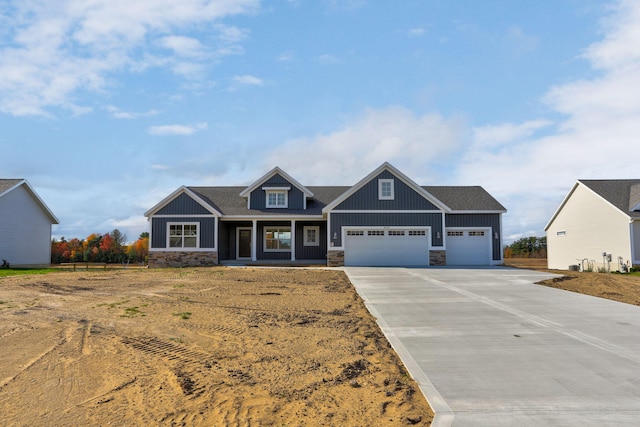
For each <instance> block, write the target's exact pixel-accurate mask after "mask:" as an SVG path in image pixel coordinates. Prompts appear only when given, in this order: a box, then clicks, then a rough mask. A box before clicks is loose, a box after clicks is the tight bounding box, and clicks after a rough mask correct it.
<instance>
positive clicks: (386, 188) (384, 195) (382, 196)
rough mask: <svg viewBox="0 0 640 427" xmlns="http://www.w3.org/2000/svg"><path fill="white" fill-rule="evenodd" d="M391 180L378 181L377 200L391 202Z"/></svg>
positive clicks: (392, 196)
mask: <svg viewBox="0 0 640 427" xmlns="http://www.w3.org/2000/svg"><path fill="white" fill-rule="evenodd" d="M393 193H394V191H393V179H379V180H378V200H393V198H394V194H393Z"/></svg>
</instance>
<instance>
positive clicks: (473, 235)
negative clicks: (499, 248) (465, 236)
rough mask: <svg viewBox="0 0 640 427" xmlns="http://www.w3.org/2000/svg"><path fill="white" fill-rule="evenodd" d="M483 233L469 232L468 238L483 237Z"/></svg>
mask: <svg viewBox="0 0 640 427" xmlns="http://www.w3.org/2000/svg"><path fill="white" fill-rule="evenodd" d="M483 236H484V231H470V232H469V237H483Z"/></svg>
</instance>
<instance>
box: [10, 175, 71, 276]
mask: <svg viewBox="0 0 640 427" xmlns="http://www.w3.org/2000/svg"><path fill="white" fill-rule="evenodd" d="M53 224H58V219H57V218H56V217H55V215H54V214H53V212H51V210H50V209H49V208H48V207H47V205H46V204H45V203H44V202H43V201H42V199H41V198H40V197H39V196H38V194H37V193H36V192H35V190H34V189H33V188H32V187H31V185H29V183H28V182H27V181H26V180H24V179H0V262H1V260H3V259H4V260H7V262H9V264H10V265H11V266H12V267H43V266H48V265H50V264H51V226H52V225H53Z"/></svg>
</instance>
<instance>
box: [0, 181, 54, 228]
mask: <svg viewBox="0 0 640 427" xmlns="http://www.w3.org/2000/svg"><path fill="white" fill-rule="evenodd" d="M20 186H24V188H25V189H26V190H27V192H28V193H29V194H31V197H33V198H34V199H35V201H36V202H37V203H38V205H40V207H41V208H42V210H43V211H44V212H45V213H46V214H47V216H48V217H49V219H50V220H51V223H52V224H59V223H60V221H58V218H56V216H55V215H54V214H53V212H51V210H50V209H49V207H48V206H47V205H46V204H45V203H44V201H43V200H42V199H41V198H40V196H38V193H36V191H35V190H34V189H33V187H31V185H29V183H28V182H27V180H26V179H0V198H2V197H3V196H4V195H5V194H8V193H9V192H11V191H13V190H14V189H16V188H18V187H20Z"/></svg>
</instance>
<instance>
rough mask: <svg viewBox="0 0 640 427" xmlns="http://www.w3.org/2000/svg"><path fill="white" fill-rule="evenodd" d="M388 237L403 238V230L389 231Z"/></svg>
mask: <svg viewBox="0 0 640 427" xmlns="http://www.w3.org/2000/svg"><path fill="white" fill-rule="evenodd" d="M389 236H404V230H389Z"/></svg>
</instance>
